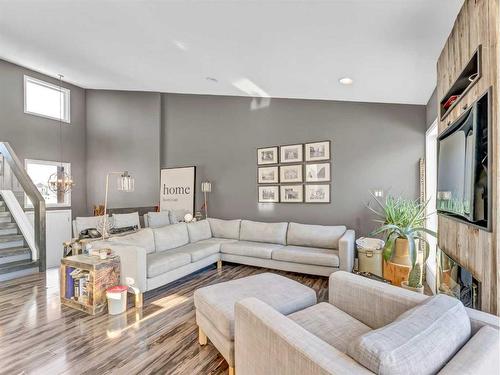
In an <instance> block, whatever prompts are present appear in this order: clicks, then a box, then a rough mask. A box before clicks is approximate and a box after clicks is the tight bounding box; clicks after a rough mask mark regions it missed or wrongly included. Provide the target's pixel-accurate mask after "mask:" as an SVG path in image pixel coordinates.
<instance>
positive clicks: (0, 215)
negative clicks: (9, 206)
mask: <svg viewBox="0 0 500 375" xmlns="http://www.w3.org/2000/svg"><path fill="white" fill-rule="evenodd" d="M11 221H12V216H11V215H10V212H9V211H3V212H2V211H0V223H10V222H11Z"/></svg>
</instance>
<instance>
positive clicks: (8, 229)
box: [0, 223, 19, 236]
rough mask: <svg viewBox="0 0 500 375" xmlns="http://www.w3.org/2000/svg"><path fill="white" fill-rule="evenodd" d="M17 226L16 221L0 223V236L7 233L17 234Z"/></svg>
mask: <svg viewBox="0 0 500 375" xmlns="http://www.w3.org/2000/svg"><path fill="white" fill-rule="evenodd" d="M18 231H19V228H18V226H17V224H16V223H0V236H3V235H7V234H18Z"/></svg>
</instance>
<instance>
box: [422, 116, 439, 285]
mask: <svg viewBox="0 0 500 375" xmlns="http://www.w3.org/2000/svg"><path fill="white" fill-rule="evenodd" d="M437 137H438V125H437V119H436V120H434V122H433V123H432V125H431V126H430V127H429V129H427V131H426V132H425V201H429V204H428V205H427V207H426V210H425V214H426V216H427V219H426V221H425V227H426V228H428V229H430V230H433V231H435V232H437V229H438V223H437V213H436V191H437ZM426 238H427V241H428V242H429V245H430V251H429V258H428V259H427V262H426V275H427V276H426V281H427V284H428V285H429V287H430V288H431V290H432V292H433V293H434V294H435V293H436V272H437V271H436V248H437V238H434V237H433V236H430V235H426Z"/></svg>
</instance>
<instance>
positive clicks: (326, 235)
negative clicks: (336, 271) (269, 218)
mask: <svg viewBox="0 0 500 375" xmlns="http://www.w3.org/2000/svg"><path fill="white" fill-rule="evenodd" d="M346 230H347V228H346V227H345V226H344V225H338V226H326V225H308V224H298V223H290V224H289V225H288V234H287V244H288V245H297V246H309V247H321V248H324V249H338V248H339V239H340V237H342V235H343V234H344V233H345V231H346Z"/></svg>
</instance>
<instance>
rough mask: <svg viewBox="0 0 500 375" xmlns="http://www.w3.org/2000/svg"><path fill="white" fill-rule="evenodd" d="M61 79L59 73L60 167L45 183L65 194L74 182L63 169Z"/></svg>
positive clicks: (53, 189) (55, 191)
mask: <svg viewBox="0 0 500 375" xmlns="http://www.w3.org/2000/svg"><path fill="white" fill-rule="evenodd" d="M62 79H63V76H62V75H61V74H59V146H60V149H61V159H60V163H61V165H60V167H59V168H58V170H57V172H56V173H53V174H51V175H50V177H49V180H48V182H47V184H48V185H49V190H51V191H53V192H54V193H56V194H59V193H63V194H66V193H67V192H68V191H70V190H71V189H72V188H73V186H74V185H75V183H74V182H73V179H72V178H71V176H70V175H69V174H68V173H66V172H65V171H64V164H63V160H64V159H63V139H62V138H63V137H62V127H63V123H62V117H63V102H62V96H63V93H62Z"/></svg>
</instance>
